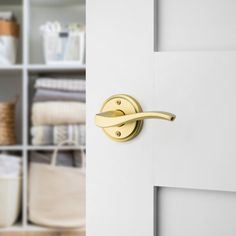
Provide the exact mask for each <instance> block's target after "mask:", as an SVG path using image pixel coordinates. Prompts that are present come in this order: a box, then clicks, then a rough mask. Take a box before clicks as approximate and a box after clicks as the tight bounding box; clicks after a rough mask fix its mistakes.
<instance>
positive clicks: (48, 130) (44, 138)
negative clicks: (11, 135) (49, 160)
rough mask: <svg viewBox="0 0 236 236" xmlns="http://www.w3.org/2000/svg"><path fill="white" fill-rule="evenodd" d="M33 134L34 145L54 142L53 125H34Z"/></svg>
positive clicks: (32, 141)
mask: <svg viewBox="0 0 236 236" xmlns="http://www.w3.org/2000/svg"><path fill="white" fill-rule="evenodd" d="M31 135H32V140H31V143H32V144H33V145H48V144H53V126H33V127H32V128H31Z"/></svg>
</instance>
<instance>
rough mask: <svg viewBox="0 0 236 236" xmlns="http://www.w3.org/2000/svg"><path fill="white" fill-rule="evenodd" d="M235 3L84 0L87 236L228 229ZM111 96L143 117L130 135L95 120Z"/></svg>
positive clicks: (164, 235)
mask: <svg viewBox="0 0 236 236" xmlns="http://www.w3.org/2000/svg"><path fill="white" fill-rule="evenodd" d="M235 10H236V3H235V1H233V0H225V1H221V0H216V1H213V0H198V1H196V0H191V1H189V0H188V1H187V0H178V1H175V0H155V1H154V2H153V0H120V1H114V0H109V1H108V0H100V1H95V0H88V1H87V27H88V28H87V45H88V49H87V71H88V72H87V79H88V81H87V87H88V99H87V106H88V113H87V124H88V127H87V129H88V140H87V143H88V153H87V154H88V163H87V165H88V172H87V173H88V175H87V234H88V236H95V235H96V236H110V235H114V236H120V235H122V236H130V235H135V236H143V235H145V236H152V235H159V236H172V235H175V236H176V235H177V236H178V235H190V236H195V235H214V236H215V235H235V234H236V227H235V226H234V225H235V224H234V221H235V217H236V194H235V190H236V172H235V165H236V159H235V156H236V148H235V141H234V136H235V135H234V134H235V133H236V132H235V131H236V126H235V122H234V121H235V120H236V117H235V116H236V112H235V100H236V93H235V88H236V82H235V78H236V67H235V62H236V53H235V49H236V43H235V42H236V28H235V25H236V24H235V23H236V15H235ZM114 94H128V95H131V96H133V97H134V98H136V99H137V100H138V101H139V102H140V104H141V106H142V109H143V110H144V111H150V110H165V111H167V112H172V113H174V114H176V116H177V118H176V120H175V121H174V122H168V121H163V120H148V121H145V122H144V127H143V129H142V131H141V132H140V134H139V135H138V136H137V137H135V138H134V139H132V140H131V141H128V142H115V141H113V140H111V139H109V138H108V136H107V135H105V134H104V133H103V132H102V129H100V128H98V127H96V126H95V124H94V116H95V114H96V113H99V112H100V109H101V107H102V104H103V102H104V101H105V100H106V99H107V98H109V97H110V96H111V95H114Z"/></svg>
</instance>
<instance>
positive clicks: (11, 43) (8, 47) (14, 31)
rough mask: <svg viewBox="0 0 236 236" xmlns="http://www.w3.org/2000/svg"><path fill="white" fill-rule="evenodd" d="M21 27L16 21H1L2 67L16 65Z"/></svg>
mask: <svg viewBox="0 0 236 236" xmlns="http://www.w3.org/2000/svg"><path fill="white" fill-rule="evenodd" d="M18 37H19V25H18V24H17V23H16V22H14V21H3V20H0V65H12V64H15V63H16V58H17V42H18Z"/></svg>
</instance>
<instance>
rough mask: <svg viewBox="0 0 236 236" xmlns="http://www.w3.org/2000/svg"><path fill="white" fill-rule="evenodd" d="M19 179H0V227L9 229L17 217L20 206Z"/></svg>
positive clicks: (20, 182)
mask: <svg viewBox="0 0 236 236" xmlns="http://www.w3.org/2000/svg"><path fill="white" fill-rule="evenodd" d="M21 186H22V181H21V178H20V177H19V178H17V177H15V178H14V177H12V178H10V177H9V178H8V177H3V178H0V227H9V226H11V225H12V224H14V223H15V221H16V220H17V218H18V216H19V212H20V206H21V189H22V187H21Z"/></svg>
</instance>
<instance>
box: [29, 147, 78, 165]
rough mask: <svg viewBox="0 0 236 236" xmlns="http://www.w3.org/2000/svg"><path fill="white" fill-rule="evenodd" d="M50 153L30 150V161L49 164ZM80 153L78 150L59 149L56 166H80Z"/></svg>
mask: <svg viewBox="0 0 236 236" xmlns="http://www.w3.org/2000/svg"><path fill="white" fill-rule="evenodd" d="M52 153H53V152H50V151H46V152H45V151H37V152H36V151H33V152H30V162H36V163H44V164H50V163H51V158H52ZM81 159H82V153H81V151H80V150H78V151H59V152H58V158H57V163H56V164H57V165H58V166H70V167H72V166H74V167H81V162H82V160H81Z"/></svg>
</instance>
